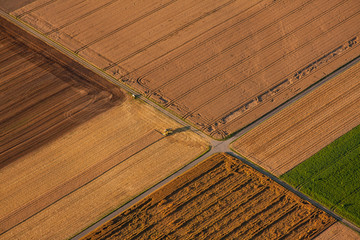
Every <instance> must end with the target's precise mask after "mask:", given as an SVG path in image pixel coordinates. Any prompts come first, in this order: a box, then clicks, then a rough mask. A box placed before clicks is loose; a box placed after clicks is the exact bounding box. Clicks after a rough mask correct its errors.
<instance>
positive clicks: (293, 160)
mask: <svg viewBox="0 0 360 240" xmlns="http://www.w3.org/2000/svg"><path fill="white" fill-rule="evenodd" d="M359 79H360V63H357V64H356V65H354V66H353V67H351V68H350V69H348V70H346V71H345V72H344V73H342V74H341V75H339V76H337V77H335V78H334V79H331V80H330V81H329V82H327V83H326V84H324V85H322V86H321V87H319V88H318V89H316V90H315V91H313V92H311V93H310V94H308V95H307V96H305V97H303V98H302V99H300V100H299V101H298V102H296V103H294V104H293V105H291V106H290V107H288V108H286V109H284V110H283V111H281V112H280V113H278V114H277V115H275V116H274V117H272V118H270V119H269V120H268V121H266V122H264V123H263V124H261V125H260V126H258V127H257V128H255V129H253V130H252V131H250V132H249V133H247V134H245V135H244V136H242V137H240V138H239V139H238V140H237V141H236V142H234V143H233V148H234V149H235V150H236V151H237V152H239V153H240V154H241V155H243V156H245V157H246V158H248V159H249V160H251V161H253V162H255V163H256V164H258V165H260V166H261V167H263V168H265V169H266V170H268V171H270V172H272V173H273V174H275V175H278V176H279V175H281V174H283V173H285V172H287V171H288V170H290V169H292V168H293V167H295V166H296V165H298V164H299V163H301V162H302V161H304V160H306V159H308V158H309V157H310V156H312V155H313V154H315V153H316V152H318V151H319V150H320V149H322V148H323V147H325V146H326V145H328V144H330V143H331V142H333V141H334V140H335V139H337V138H338V137H340V136H342V135H343V134H344V133H346V132H348V131H350V130H351V129H352V128H354V127H356V126H357V125H359V124H360V80H359Z"/></svg>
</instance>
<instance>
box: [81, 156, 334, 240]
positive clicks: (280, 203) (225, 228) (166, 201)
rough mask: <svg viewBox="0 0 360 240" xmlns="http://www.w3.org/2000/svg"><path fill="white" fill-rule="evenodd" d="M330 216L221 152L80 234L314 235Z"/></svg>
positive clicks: (170, 236) (194, 236) (102, 236)
mask: <svg viewBox="0 0 360 240" xmlns="http://www.w3.org/2000/svg"><path fill="white" fill-rule="evenodd" d="M334 221H335V220H334V219H333V218H332V217H330V216H328V215H327V214H325V213H324V212H322V211H321V210H319V209H317V208H315V207H314V206H313V205H311V204H310V203H309V202H307V201H304V200H302V199H300V198H299V197H297V196H296V195H294V194H293V193H290V192H289V191H287V190H286V189H285V188H283V187H282V186H280V185H278V184H277V183H275V182H273V181H272V180H271V179H269V178H267V177H265V176H264V175H262V174H260V173H259V172H257V171H256V170H254V169H252V168H250V167H249V166H247V165H245V164H243V163H241V162H240V160H238V159H235V158H233V157H231V156H230V155H227V154H224V153H219V154H215V155H213V156H212V157H210V158H208V159H207V160H205V161H204V162H202V163H200V164H198V165H197V166H195V167H194V168H192V169H191V170H189V171H188V172H186V173H185V174H184V175H182V176H180V177H178V178H177V179H175V180H173V181H172V182H170V183H169V184H167V185H166V186H164V187H163V188H161V189H159V190H158V191H156V192H154V193H153V194H151V195H149V196H148V197H146V198H145V199H143V200H142V201H140V202H139V203H137V204H135V205H134V206H132V207H131V208H130V209H128V210H126V211H124V212H123V213H121V214H120V215H118V216H117V217H115V218H113V219H112V220H110V221H109V222H107V223H105V224H104V225H103V226H101V227H99V228H98V229H96V230H94V231H93V232H92V233H90V234H89V235H87V236H85V237H84V238H83V239H108V238H112V239H134V238H137V239H155V238H156V239H160V238H162V237H164V238H167V239H178V238H179V239H182V238H188V239H205V238H209V239H220V238H222V239H223V238H226V239H280V238H281V239H312V238H314V237H315V236H317V235H318V234H319V233H321V232H322V231H323V230H324V229H326V228H327V227H329V226H330V225H331V224H332V223H334Z"/></svg>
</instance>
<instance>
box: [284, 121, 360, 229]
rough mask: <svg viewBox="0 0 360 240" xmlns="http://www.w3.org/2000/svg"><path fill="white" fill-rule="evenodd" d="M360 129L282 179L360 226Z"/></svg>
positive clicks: (328, 147) (348, 134)
mask: <svg viewBox="0 0 360 240" xmlns="http://www.w3.org/2000/svg"><path fill="white" fill-rule="evenodd" d="M359 166H360V125H359V126H357V127H355V128H354V129H352V130H351V131H350V132H348V133H346V134H345V135H343V136H341V137H340V138H338V139H336V140H335V141H334V142H332V143H331V144H329V145H328V146H326V147H325V148H323V149H322V150H321V151H319V152H318V153H316V154H315V155H313V156H312V157H310V158H309V159H307V160H306V161H304V162H302V163H301V164H299V165H298V166H296V167H295V168H293V169H292V170H290V171H289V172H287V173H285V174H284V175H282V176H281V178H282V179H283V180H285V181H286V182H288V183H290V184H291V185H293V186H294V187H296V188H298V189H299V190H300V191H302V192H304V193H305V194H307V195H309V196H311V197H312V198H314V199H315V200H317V201H319V202H321V203H322V204H324V205H325V206H327V207H329V208H330V209H332V210H334V211H335V212H337V213H339V214H340V215H342V216H343V217H345V218H347V219H349V220H350V221H352V222H354V223H355V224H357V225H358V226H360V181H359V179H360V169H359Z"/></svg>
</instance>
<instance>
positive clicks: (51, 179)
mask: <svg viewBox="0 0 360 240" xmlns="http://www.w3.org/2000/svg"><path fill="white" fill-rule="evenodd" d="M165 127H174V128H176V127H178V125H177V124H175V123H174V122H172V121H169V120H167V119H166V118H164V117H163V116H161V115H160V114H159V113H158V112H156V111H155V110H152V109H151V108H149V107H147V106H146V105H145V104H139V103H137V102H133V101H131V102H129V101H126V102H125V103H123V104H122V105H121V106H117V107H114V108H112V109H111V110H109V111H107V112H105V113H102V114H101V115H99V116H97V117H95V118H93V119H92V120H90V121H88V122H86V123H84V124H82V125H81V126H78V127H77V128H76V129H74V130H72V131H71V132H69V133H67V134H66V135H65V136H63V137H61V138H58V139H57V140H56V141H54V142H53V143H51V144H48V145H45V146H43V147H41V148H39V149H38V150H36V151H35V152H33V153H32V154H31V155H30V154H29V155H27V156H25V157H22V158H20V159H18V160H17V161H15V162H13V163H12V164H11V165H8V166H7V167H5V168H2V169H0V196H1V199H0V205H1V206H6V207H5V208H1V210H0V211H1V212H0V219H4V218H6V217H7V216H8V215H9V214H11V213H13V212H14V211H16V210H17V209H19V208H23V207H24V206H26V205H28V203H29V202H30V201H33V199H41V198H42V197H43V196H44V195H46V194H49V193H51V192H53V190H54V189H56V188H58V187H59V186H60V187H62V186H64V185H65V183H66V182H67V181H69V179H72V178H75V177H76V176H78V175H80V174H82V173H84V172H87V171H88V169H92V168H93V166H98V165H99V163H102V162H104V161H106V160H107V159H112V161H117V162H118V165H117V166H116V167H113V168H112V169H110V170H109V171H108V172H106V173H104V174H103V175H101V176H100V177H98V178H96V179H95V180H93V181H91V182H90V183H88V184H87V185H85V186H83V187H81V188H78V189H77V190H76V191H75V192H73V193H71V194H70V195H67V196H65V197H64V198H62V199H61V200H59V201H58V202H56V203H53V204H51V205H50V206H49V207H48V208H46V209H45V210H42V211H40V212H39V213H37V214H36V215H35V216H32V217H31V218H30V219H28V220H27V221H25V222H23V223H21V224H20V225H18V226H16V227H15V228H13V229H11V230H10V231H9V232H7V233H5V234H3V235H1V236H0V238H1V239H14V238H21V239H30V238H33V239H54V238H64V237H66V236H68V237H69V236H71V235H72V234H74V233H76V232H77V231H79V230H81V229H82V228H84V227H86V226H88V225H89V224H91V223H93V222H94V221H96V220H97V219H99V218H100V217H102V216H104V215H105V214H106V213H109V212H110V211H112V210H114V209H115V208H117V207H119V206H120V205H122V204H124V203H125V202H126V201H128V200H130V199H131V198H133V197H134V196H136V195H137V194H139V193H141V192H142V191H144V190H145V189H147V188H149V187H150V186H152V185H154V184H155V183H156V182H158V181H160V180H161V179H163V178H165V177H166V176H168V175H170V173H172V172H174V171H175V170H177V169H179V168H181V167H182V166H183V165H185V164H186V163H188V162H190V161H191V160H192V159H194V158H195V157H196V156H197V155H199V154H201V153H202V152H204V151H205V150H206V144H205V142H204V141H202V140H201V139H200V138H199V137H198V136H197V135H194V134H193V133H190V132H181V133H177V134H175V135H173V136H169V137H166V138H162V139H161V140H160V141H157V142H155V143H153V144H152V145H151V146H149V147H147V148H146V149H143V150H142V151H140V152H138V153H136V154H135V152H134V155H133V156H131V157H130V158H127V159H124V158H123V156H116V153H118V152H119V150H121V149H124V148H125V147H126V146H127V145H128V144H129V143H132V142H134V141H136V140H138V139H141V138H142V137H143V136H144V135H145V134H147V133H148V132H149V131H151V130H152V129H158V130H161V129H163V128H165ZM154 173H156V174H154ZM75 183H76V182H75ZM2 227H3V226H2ZM29 229H30V230H29Z"/></svg>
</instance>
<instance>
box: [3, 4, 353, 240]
mask: <svg viewBox="0 0 360 240" xmlns="http://www.w3.org/2000/svg"><path fill="white" fill-rule="evenodd" d="M0 16H2V17H4V18H5V19H7V20H9V21H10V22H12V23H14V24H16V25H17V26H19V27H21V28H23V29H25V30H26V31H27V32H29V33H30V34H32V35H34V36H36V37H37V38H39V39H40V40H42V41H44V42H46V43H47V44H49V45H50V46H52V47H54V48H55V49H57V50H59V51H60V52H62V53H63V54H65V55H67V56H68V57H70V58H72V59H74V60H75V61H77V62H79V63H80V64H82V65H83V66H85V67H86V68H88V69H90V70H92V71H94V72H95V73H97V74H98V75H100V76H101V77H103V78H105V79H106V80H108V81H110V82H112V83H113V84H115V85H117V86H119V87H121V88H122V89H124V90H125V91H127V92H129V93H130V94H134V95H137V96H139V97H138V99H141V100H142V101H144V102H146V103H147V104H149V105H151V106H152V107H154V108H156V109H157V110H159V111H160V112H162V113H163V114H165V115H166V116H168V117H170V118H171V119H173V120H175V121H176V122H178V123H179V124H181V125H183V126H187V127H189V130H190V131H193V132H195V133H197V134H198V135H200V136H202V137H203V138H205V139H206V140H208V142H209V144H210V147H211V149H210V150H209V151H208V152H207V153H206V154H204V155H202V156H201V157H199V158H198V159H196V160H194V161H193V162H191V163H190V164H188V165H186V166H185V167H184V168H182V169H181V170H179V171H177V172H176V173H174V174H173V175H171V176H169V177H168V178H166V179H164V180H163V181H161V182H159V183H158V184H156V185H155V186H153V187H152V188H150V189H148V190H147V191H145V192H144V193H142V194H140V195H139V196H137V197H136V198H134V199H133V200H132V201H130V202H128V203H126V204H125V205H123V206H122V207H120V208H119V209H117V210H116V211H114V212H113V213H111V214H109V215H108V216H106V217H104V218H103V219H101V220H100V221H98V222H96V223H94V224H93V225H92V226H90V227H89V228H87V229H85V230H83V231H82V232H80V233H78V234H77V235H76V236H75V237H73V239H80V238H81V237H83V236H85V235H86V234H88V233H90V232H91V231H93V230H94V229H96V228H97V227H99V226H100V225H102V224H103V223H105V222H107V221H109V220H110V219H112V218H113V217H115V216H117V215H118V214H119V213H121V212H123V211H124V210H126V209H127V208H129V207H130V206H132V205H134V204H135V203H137V202H139V201H140V200H142V199H143V198H145V197H146V196H148V195H150V194H151V193H153V192H154V191H156V190H157V189H159V188H160V187H162V186H164V185H165V184H167V183H168V182H170V181H171V180H173V179H174V178H176V177H178V176H179V175H181V174H183V173H184V172H186V171H187V170H189V169H190V168H192V167H193V166H195V165H196V164H198V163H200V162H201V161H203V160H205V159H206V158H208V157H210V156H211V155H212V154H214V153H216V152H227V153H229V154H231V155H233V156H235V157H237V158H239V159H240V160H241V161H243V162H244V163H246V164H248V165H250V166H251V167H253V168H255V169H256V170H258V171H259V172H261V173H263V174H264V175H266V176H268V177H269V178H271V179H273V180H274V181H276V182H277V183H279V184H280V185H282V186H283V187H285V188H286V189H288V190H290V191H291V192H293V193H295V194H297V195H298V196H300V197H301V198H303V199H305V200H307V201H309V202H310V203H312V204H313V205H315V206H316V207H318V208H320V209H322V210H323V211H325V212H327V213H328V214H329V215H331V216H333V217H334V218H336V219H337V220H339V221H341V222H342V223H344V224H345V225H347V226H348V227H350V228H352V229H353V230H355V231H357V232H360V228H359V227H357V226H355V225H354V224H352V223H350V222H349V221H347V220H345V219H343V218H342V217H340V216H339V215H337V214H336V213H334V212H333V211H331V210H329V209H328V208H326V207H324V206H323V205H321V204H320V203H318V202H316V201H314V200H312V199H310V198H308V197H307V196H306V195H304V194H302V193H301V192H299V191H298V190H296V189H294V188H293V187H291V186H290V185H288V184H287V183H285V182H283V181H281V180H280V179H278V178H277V177H275V176H274V175H272V174H271V173H269V172H267V171H265V170H264V169H262V168H260V167H259V166H257V165H255V164H253V163H252V162H250V161H247V160H246V159H244V158H243V157H241V156H239V155H238V154H236V153H235V152H233V151H232V150H231V149H230V144H231V143H232V142H233V141H235V140H236V139H237V138H239V137H240V136H242V135H244V134H246V133H247V132H249V131H250V130H251V129H253V128H255V127H256V126H258V125H259V124H261V123H262V122H264V121H266V120H267V119H269V118H270V117H272V116H273V115H275V114H276V113H278V112H279V111H281V110H282V109H284V108H286V107H287V106H289V105H290V104H292V103H293V102H295V101H297V100H299V99H300V98H302V97H303V96H304V95H306V94H308V93H310V92H312V91H313V90H315V89H316V88H318V87H319V86H321V85H323V84H324V83H326V82H328V81H329V80H330V79H332V78H334V77H336V76H337V75H339V74H341V73H342V72H344V71H345V70H347V69H348V68H350V67H351V66H353V65H354V64H356V63H357V62H360V56H359V57H357V58H356V59H354V60H353V61H351V62H349V63H347V64H346V65H345V66H343V67H341V68H339V69H338V70H336V71H335V72H333V73H331V74H330V75H328V76H327V77H325V78H323V79H322V80H320V81H319V82H318V83H316V84H314V85H312V86H311V87H309V88H308V89H306V90H305V91H303V92H302V93H300V94H298V95H297V96H295V97H293V98H292V99H290V100H289V101H287V102H285V103H284V104H282V105H281V106H279V107H278V108H276V109H274V110H272V111H271V112H269V113H267V114H266V115H264V116H263V117H261V118H259V119H258V120H256V121H255V122H253V123H251V124H249V125H248V126H246V127H245V128H243V129H241V130H240V131H239V132H237V133H235V134H234V135H232V136H231V137H230V138H228V139H226V140H224V141H218V140H214V139H212V138H210V137H209V136H207V135H205V134H204V133H202V132H201V131H200V130H198V129H196V128H195V127H193V126H191V125H189V124H188V123H187V122H185V121H184V120H182V119H180V118H179V117H178V116H176V115H174V114H172V113H170V112H168V111H167V110H165V109H163V108H162V107H160V106H159V105H157V104H155V103H154V102H152V101H151V100H149V99H147V98H146V97H144V96H143V95H141V94H139V93H138V92H136V91H135V90H133V89H131V88H130V87H128V86H127V85H125V84H123V83H121V82H119V81H118V80H116V79H115V78H113V77H111V76H110V75H108V74H106V73H105V72H103V71H102V70H100V69H98V68H97V67H95V66H94V65H92V64H91V63H89V62H88V61H86V60H85V59H83V58H81V57H79V56H78V55H77V54H76V53H74V52H72V51H70V50H69V49H66V48H65V47H63V46H61V45H60V44H58V43H56V42H54V41H52V40H51V39H49V38H47V37H46V36H44V35H42V34H41V33H39V32H38V31H37V30H35V29H33V28H32V27H30V26H28V25H27V24H25V23H23V22H22V21H20V20H18V19H16V18H14V17H13V16H10V15H9V14H7V13H5V12H3V11H1V10H0Z"/></svg>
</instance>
